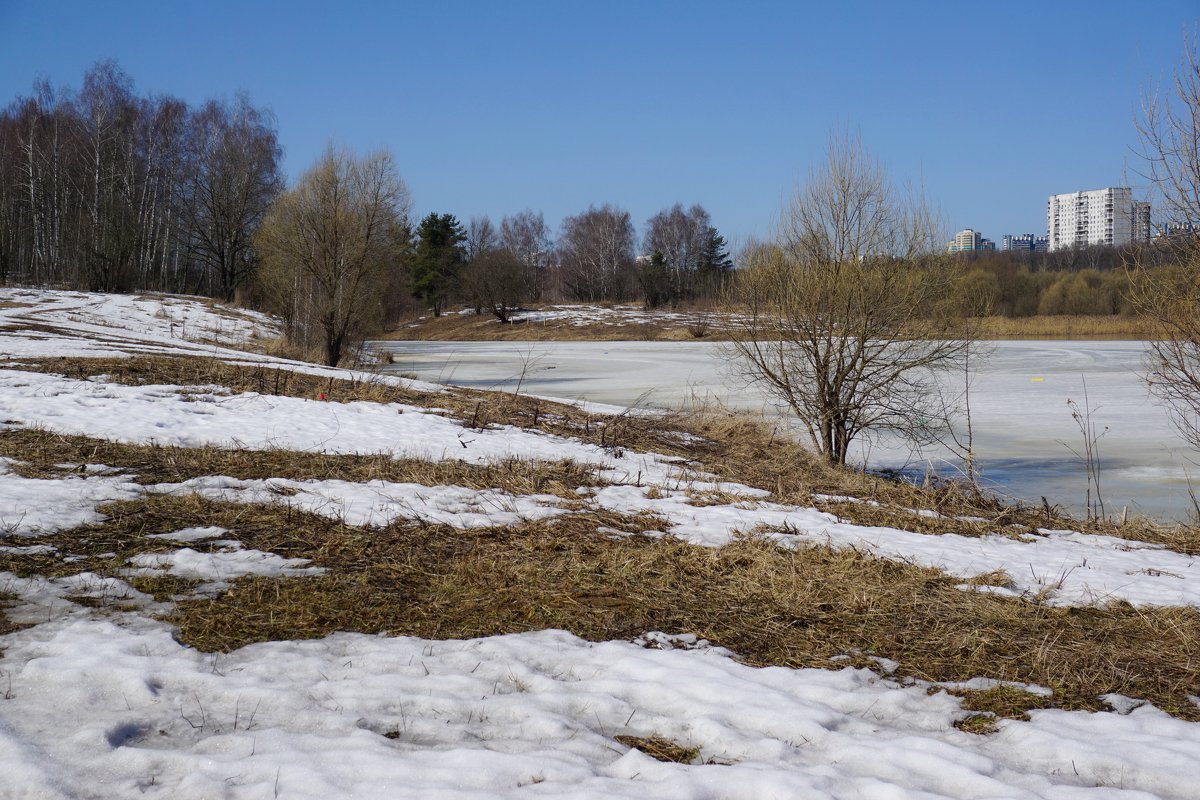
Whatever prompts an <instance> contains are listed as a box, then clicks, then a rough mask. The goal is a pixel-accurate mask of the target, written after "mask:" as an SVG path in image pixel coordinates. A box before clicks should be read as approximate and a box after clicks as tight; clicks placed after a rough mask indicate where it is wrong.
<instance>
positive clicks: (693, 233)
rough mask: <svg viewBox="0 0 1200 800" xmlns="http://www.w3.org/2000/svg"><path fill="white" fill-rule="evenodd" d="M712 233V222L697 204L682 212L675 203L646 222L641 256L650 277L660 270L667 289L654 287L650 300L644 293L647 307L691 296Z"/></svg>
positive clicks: (647, 293)
mask: <svg viewBox="0 0 1200 800" xmlns="http://www.w3.org/2000/svg"><path fill="white" fill-rule="evenodd" d="M712 230H713V227H712V218H711V217H709V215H708V212H707V211H705V210H704V207H703V206H701V205H698V204H697V205H694V206H692V207H691V208H689V209H688V210H687V211H686V212H685V211H684V210H683V206H682V205H681V204H680V203H676V204H675V205H674V206H672V207H671V208H668V209H665V210H663V211H660V212H658V213H657V214H655V215H654V216H653V217H651V218H650V219H649V221H648V222H647V223H646V235H645V238H644V239H643V243H642V254H643V255H644V256H646V257H647V262H648V264H649V265H650V267H651V268H652V273H651V277H652V278H657V277H658V275H657V273H658V271H659V268H661V271H662V274H663V277H665V279H666V280H665V284H666V285H665V286H664V287H661V288H660V287H657V286H656V287H655V289H657V291H654V292H653V294H654V296H653V297H652V296H651V292H645V294H646V304H647V305H648V306H651V307H653V306H655V305H659V304H660V302H656V301H658V300H660V299H661V301H665V302H670V303H672V304H675V303H678V302H679V301H680V300H682V299H684V298H686V297H687V296H688V295H690V294H691V293H692V289H693V286H692V284H693V282H694V281H695V278H696V276H697V275H698V274H699V273H700V270H701V269H702V267H703V265H704V259H705V256H706V254H707V252H708V247H709V241H710V237H711V233H710V232H711V231H712ZM642 282H643V290H644V291H645V290H646V289H647V288H649V287H647V286H646V283H647V281H646V280H645V277H643V281H642ZM653 282H654V283H657V282H658V281H656V280H655V281H653ZM664 289H665V291H663V290H664Z"/></svg>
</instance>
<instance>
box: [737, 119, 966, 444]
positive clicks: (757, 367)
mask: <svg viewBox="0 0 1200 800" xmlns="http://www.w3.org/2000/svg"><path fill="white" fill-rule="evenodd" d="M936 233H937V231H936V226H935V224H934V220H933V216H932V214H931V213H930V212H929V211H928V209H927V208H926V206H925V205H924V203H923V202H922V201H921V199H920V198H919V197H915V196H913V195H912V194H902V193H900V192H899V191H897V190H896V189H895V188H894V187H893V186H892V185H891V184H890V182H889V181H888V179H887V176H886V174H885V172H884V170H883V168H882V167H881V166H880V165H879V164H878V163H877V162H876V161H875V160H874V159H872V158H871V157H870V156H869V155H868V154H867V153H866V152H865V151H864V150H863V148H862V145H861V143H860V141H859V140H858V139H857V137H852V136H849V135H847V136H844V137H841V138H832V137H831V139H830V143H829V148H828V154H827V161H826V163H825V165H824V166H823V167H822V168H820V169H818V170H816V171H814V172H813V173H811V174H810V175H809V178H808V180H807V182H806V183H805V184H804V185H803V186H802V187H801V188H799V189H798V190H797V192H796V193H795V195H794V196H793V197H792V200H791V202H790V203H789V205H788V207H787V208H786V209H785V211H784V213H783V216H782V219H781V222H780V226H779V231H778V234H777V236H776V240H775V241H774V242H773V243H770V244H766V245H759V246H756V247H753V248H751V249H750V250H749V251H748V252H747V254H746V256H745V261H746V264H745V267H744V269H743V270H741V272H740V274H739V275H738V279H737V281H736V283H735V285H734V288H733V291H732V295H731V298H730V299H731V300H732V301H733V302H734V303H736V304H737V305H738V306H740V307H741V308H742V310H743V313H742V314H740V315H735V316H734V317H733V318H732V327H731V339H732V341H731V343H730V345H729V346H728V347H729V352H730V355H731V356H733V358H734V362H733V363H734V364H735V365H736V368H737V369H738V370H739V371H740V374H741V375H742V376H743V377H744V378H745V379H746V380H747V381H748V382H749V383H751V384H755V385H757V386H759V387H761V388H763V389H765V390H766V392H767V393H768V394H769V395H770V396H772V397H773V398H774V399H775V400H777V401H778V402H780V403H781V404H782V405H785V406H787V407H788V408H790V409H791V411H792V413H793V414H795V416H796V418H797V419H798V420H799V421H800V423H801V424H802V426H803V427H804V429H805V430H806V431H807V433H808V435H809V438H810V440H811V442H812V445H813V447H814V448H815V449H816V450H817V451H818V452H819V453H820V454H822V455H823V456H824V457H825V458H826V459H827V460H828V461H830V462H832V463H836V464H845V463H846V457H847V454H848V450H849V446H850V443H851V442H852V441H853V440H854V439H856V438H857V437H859V436H860V435H862V434H863V433H865V432H869V431H878V432H882V431H887V432H891V433H895V434H899V435H901V436H903V437H905V438H907V439H910V440H914V441H918V442H919V441H925V440H931V439H933V438H934V437H935V436H936V435H937V433H938V432H939V429H940V428H942V427H944V425H945V424H946V419H945V415H944V413H943V410H944V407H945V406H944V404H943V403H941V402H940V397H939V393H938V389H937V382H936V378H935V374H934V373H936V372H937V371H939V370H942V369H947V368H953V367H956V366H957V365H958V364H959V362H960V361H961V359H962V358H963V357H964V356H965V354H966V353H967V351H968V346H969V339H968V338H967V334H966V329H965V328H961V327H958V328H956V327H952V326H950V325H949V324H947V322H948V321H949V320H952V319H953V318H954V317H955V316H956V314H954V313H951V307H952V305H953V295H954V292H953V288H954V287H953V277H952V271H951V266H950V263H949V262H948V260H947V259H946V258H945V257H944V256H941V255H937V254H936V252H935V249H936V242H937V236H936Z"/></svg>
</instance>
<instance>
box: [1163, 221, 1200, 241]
mask: <svg viewBox="0 0 1200 800" xmlns="http://www.w3.org/2000/svg"><path fill="white" fill-rule="evenodd" d="M1198 232H1200V230H1198V229H1197V227H1196V226H1195V225H1193V224H1192V223H1190V222H1182V223H1181V222H1175V223H1172V222H1165V223H1163V224H1162V225H1161V226H1160V227H1159V229H1158V231H1157V232H1155V233H1154V239H1155V240H1156V241H1157V240H1160V239H1172V238H1176V237H1182V236H1195V235H1196V234H1197V233H1198Z"/></svg>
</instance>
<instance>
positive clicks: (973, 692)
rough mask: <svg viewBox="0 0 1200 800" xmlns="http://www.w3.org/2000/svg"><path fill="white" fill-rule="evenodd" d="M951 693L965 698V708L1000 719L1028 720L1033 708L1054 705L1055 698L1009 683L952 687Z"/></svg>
mask: <svg viewBox="0 0 1200 800" xmlns="http://www.w3.org/2000/svg"><path fill="white" fill-rule="evenodd" d="M950 694H953V695H956V696H958V697H961V698H962V699H963V704H962V705H963V708H965V709H968V710H970V711H985V712H987V713H988V714H990V715H992V716H993V717H997V718H1000V719H1020V720H1028V719H1029V712H1030V711H1031V710H1032V709H1035V708H1050V707H1051V706H1053V705H1054V701H1053V698H1050V697H1046V696H1044V695H1040V694H1034V693H1032V692H1027V691H1025V690H1024V689H1021V688H1019V687H1017V686H1012V685H1008V684H999V685H997V686H993V687H992V688H990V689H951V690H950ZM968 719H970V718H969V717H968Z"/></svg>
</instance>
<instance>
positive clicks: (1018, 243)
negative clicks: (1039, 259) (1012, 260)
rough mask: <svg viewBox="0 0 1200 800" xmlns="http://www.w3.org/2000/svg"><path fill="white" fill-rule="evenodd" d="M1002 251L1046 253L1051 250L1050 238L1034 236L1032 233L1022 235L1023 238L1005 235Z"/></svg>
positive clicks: (1001, 245)
mask: <svg viewBox="0 0 1200 800" xmlns="http://www.w3.org/2000/svg"><path fill="white" fill-rule="evenodd" d="M1000 249H1001V250H1010V251H1011V250H1016V251H1024V252H1030V253H1044V252H1046V251H1047V250H1049V249H1050V237H1049V236H1034V235H1033V234H1032V233H1026V234H1022V235H1021V236H1013V235H1012V234H1005V235H1004V239H1003V240H1002V242H1001V244H1000Z"/></svg>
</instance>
